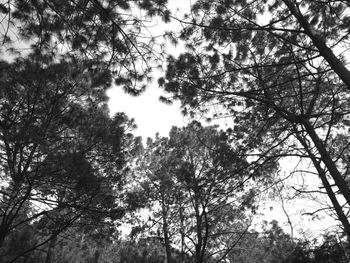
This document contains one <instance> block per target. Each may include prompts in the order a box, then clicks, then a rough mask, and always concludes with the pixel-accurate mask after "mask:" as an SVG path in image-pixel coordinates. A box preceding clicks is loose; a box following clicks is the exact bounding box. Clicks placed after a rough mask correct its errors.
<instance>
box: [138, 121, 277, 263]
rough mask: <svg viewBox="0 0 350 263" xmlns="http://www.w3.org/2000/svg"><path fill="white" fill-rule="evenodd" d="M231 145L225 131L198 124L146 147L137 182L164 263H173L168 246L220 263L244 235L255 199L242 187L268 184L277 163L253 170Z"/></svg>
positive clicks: (253, 193) (174, 130) (197, 258)
mask: <svg viewBox="0 0 350 263" xmlns="http://www.w3.org/2000/svg"><path fill="white" fill-rule="evenodd" d="M231 144H232V140H231V136H230V131H227V132H225V131H218V130H217V127H215V126H208V127H203V126H202V125H201V124H200V123H198V122H192V123H190V124H189V125H188V126H187V127H185V128H177V127H173V128H172V130H171V131H170V133H169V138H161V137H158V138H156V139H155V140H154V141H153V140H149V141H148V143H147V147H146V149H145V152H143V153H142V157H141V164H140V168H139V173H140V175H139V176H140V178H142V179H143V181H142V182H141V185H142V187H143V189H144V192H145V193H146V195H147V198H148V200H149V202H150V205H149V206H150V207H151V208H152V210H153V211H154V213H153V218H151V221H150V224H154V225H156V224H157V222H159V225H160V226H161V227H160V232H161V233H162V238H163V240H164V245H165V249H166V255H167V262H173V261H172V255H171V246H172V244H174V246H175V245H176V244H178V246H179V248H180V249H181V251H182V253H183V254H184V253H185V252H186V253H191V254H192V255H193V258H194V260H195V262H223V261H224V260H225V258H226V257H227V255H228V253H229V252H230V251H231V250H232V249H233V248H234V247H235V245H236V244H237V242H238V241H239V240H240V239H241V238H242V237H243V236H244V234H245V233H246V232H247V230H248V228H249V226H250V223H249V222H250V219H249V215H248V214H249V213H253V214H254V210H255V209H256V207H255V204H254V200H255V197H256V195H257V192H256V189H255V188H250V187H249V186H248V183H247V182H248V181H249V180H251V179H252V178H253V177H254V178H255V181H256V183H257V184H258V183H259V180H260V179H261V178H262V177H265V178H264V179H266V178H268V177H269V176H268V175H269V174H271V175H272V174H273V173H274V172H275V169H276V163H274V162H266V163H265V164H264V165H265V166H264V167H260V169H259V170H255V169H254V168H252V167H251V163H249V162H248V161H247V160H246V158H245V157H241V155H243V156H245V155H244V154H242V152H240V150H242V151H243V149H240V148H239V147H238V149H236V148H235V147H233V146H232V145H231ZM261 182H262V181H261ZM249 211H250V212H249ZM182 260H183V259H182Z"/></svg>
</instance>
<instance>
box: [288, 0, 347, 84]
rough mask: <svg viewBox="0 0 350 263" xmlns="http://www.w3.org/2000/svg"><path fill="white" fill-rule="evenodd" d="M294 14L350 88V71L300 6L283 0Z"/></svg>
mask: <svg viewBox="0 0 350 263" xmlns="http://www.w3.org/2000/svg"><path fill="white" fill-rule="evenodd" d="M283 2H284V3H285V4H286V6H287V7H288V9H289V11H290V12H291V13H292V15H293V16H294V17H295V18H296V19H297V20H298V22H299V24H300V25H301V26H302V28H303V29H304V30H305V33H306V34H307V35H308V36H309V37H310V39H311V40H312V43H313V44H314V45H315V46H316V47H317V49H318V51H319V52H320V55H321V56H322V57H324V59H325V60H326V61H327V62H328V64H329V65H330V66H331V68H332V69H333V70H334V72H335V73H336V74H337V75H338V76H339V77H340V79H341V80H342V81H343V82H344V83H345V85H347V86H348V88H349V89H350V72H349V70H348V69H347V68H346V67H345V66H344V63H342V62H341V61H340V60H339V59H338V58H337V57H336V56H335V55H334V53H333V51H332V50H331V49H330V48H329V47H328V46H327V45H326V42H325V40H324V39H323V38H322V37H321V36H320V35H319V33H318V32H316V31H315V30H314V29H313V28H312V26H311V25H310V24H309V22H308V21H307V20H306V19H305V17H304V16H303V14H301V13H300V11H299V8H298V7H297V6H296V5H297V4H294V3H293V2H292V1H291V0H283Z"/></svg>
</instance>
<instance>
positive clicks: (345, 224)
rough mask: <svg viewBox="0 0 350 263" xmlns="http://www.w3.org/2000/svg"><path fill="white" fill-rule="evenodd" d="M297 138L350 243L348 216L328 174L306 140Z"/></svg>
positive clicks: (298, 136)
mask: <svg viewBox="0 0 350 263" xmlns="http://www.w3.org/2000/svg"><path fill="white" fill-rule="evenodd" d="M297 138H298V140H299V141H300V143H301V144H302V145H303V147H304V149H305V150H306V151H307V153H308V155H309V156H310V159H311V161H312V163H313V164H314V166H315V168H316V170H317V173H318V175H319V176H320V178H321V181H322V184H323V186H324V188H325V189H326V192H327V195H328V197H329V199H330V200H331V202H332V205H333V207H334V210H335V211H336V213H337V216H338V218H339V220H340V222H341V223H342V225H343V227H344V230H345V233H346V235H347V237H348V241H350V223H349V220H348V218H347V217H346V215H345V214H344V211H343V209H342V207H341V205H340V204H339V202H338V200H337V197H336V195H335V193H334V191H333V189H332V186H331V185H330V183H329V182H328V179H327V176H326V173H325V172H324V170H323V169H322V167H321V165H320V163H319V162H318V161H317V160H316V157H315V155H314V154H313V153H312V152H311V151H310V149H309V147H308V145H307V143H306V142H305V140H304V139H303V138H302V137H301V136H300V135H297Z"/></svg>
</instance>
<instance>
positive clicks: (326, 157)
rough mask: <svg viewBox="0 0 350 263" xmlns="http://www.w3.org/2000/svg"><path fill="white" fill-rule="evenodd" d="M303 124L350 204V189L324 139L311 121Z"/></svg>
mask: <svg viewBox="0 0 350 263" xmlns="http://www.w3.org/2000/svg"><path fill="white" fill-rule="evenodd" d="M303 125H304V127H305V130H306V132H307V133H308V134H309V136H310V138H311V140H312V141H313V143H314V145H315V147H316V149H317V150H318V152H319V154H320V155H321V160H322V162H323V163H324V164H325V165H326V167H327V169H328V171H329V173H330V175H331V176H332V178H333V180H334V182H335V184H336V185H337V187H338V188H339V190H340V192H341V194H342V195H343V196H344V198H345V200H346V202H347V203H348V204H350V189H349V186H348V184H347V182H346V181H345V179H344V178H343V176H342V175H341V174H340V172H339V170H338V168H337V167H336V165H335V163H334V161H333V160H332V158H331V157H330V155H329V153H328V151H327V149H326V147H325V145H324V143H323V142H322V140H321V139H320V138H319V137H318V135H317V133H316V132H315V129H314V127H312V125H311V124H310V122H309V121H303Z"/></svg>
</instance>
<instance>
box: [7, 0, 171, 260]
mask: <svg viewBox="0 0 350 263" xmlns="http://www.w3.org/2000/svg"><path fill="white" fill-rule="evenodd" d="M165 2H166V1H162V0H161V1H152V0H151V1H148V0H147V1H117V2H116V1H103V2H100V1H98V0H93V1H90V0H86V1H85V0H82V1H80V0H79V1H56V0H52V1H46V0H43V1H41V0H38V1H31V2H28V1H17V0H13V1H12V0H11V1H0V12H1V14H2V15H3V19H2V21H1V25H2V27H1V31H0V38H1V42H2V45H1V52H2V53H3V54H4V56H3V59H4V60H1V61H0V71H1V74H0V83H1V84H0V86H1V89H0V158H1V163H0V177H1V192H0V202H1V211H0V250H1V251H0V254H1V253H2V252H4V253H6V251H5V250H6V249H5V248H1V247H2V245H3V244H4V243H8V241H9V240H8V239H9V238H10V236H11V235H12V234H13V233H16V232H22V230H23V229H22V228H25V227H28V226H33V225H35V224H36V223H38V222H39V225H45V227H44V229H42V230H41V231H42V234H43V236H44V237H45V238H43V239H41V240H37V243H35V242H33V243H35V244H33V246H32V247H31V248H28V249H27V250H26V251H18V254H17V255H15V257H14V258H12V259H11V260H12V261H15V260H17V259H19V258H20V257H23V256H24V255H25V254H26V253H29V252H30V250H33V249H36V248H38V247H39V246H42V245H43V246H44V245H47V244H50V245H49V247H48V253H47V254H49V252H50V250H51V244H52V246H53V247H54V245H55V244H54V243H55V242H54V240H56V239H57V236H58V235H59V234H60V233H61V232H62V231H63V230H65V229H66V228H67V227H70V226H72V225H73V224H74V225H78V224H87V223H88V222H89V223H91V222H93V223H94V224H95V225H97V224H102V225H105V224H107V225H108V224H109V222H108V221H106V218H109V220H114V219H116V218H119V217H121V216H122V215H123V209H121V207H119V205H117V203H116V199H117V198H118V197H119V193H118V192H117V191H118V189H120V187H121V183H122V181H123V180H121V179H122V177H123V175H125V174H126V173H127V172H128V166H127V163H128V161H130V160H131V158H132V155H133V154H134V151H136V150H137V148H138V145H139V144H140V139H137V138H134V137H133V135H132V134H131V133H130V131H131V130H132V129H133V128H134V127H135V124H134V123H133V120H129V119H128V118H127V117H126V116H125V115H124V114H117V115H116V116H114V117H112V118H111V117H109V112H108V107H107V99H108V98H107V96H106V94H105V91H106V89H107V88H109V87H110V86H111V85H112V83H113V82H114V83H115V84H117V85H121V86H124V89H125V90H126V91H128V92H130V93H132V94H138V93H139V92H140V91H141V90H142V89H144V86H142V87H140V86H139V84H140V82H141V81H143V80H144V79H145V78H147V77H148V76H149V72H150V70H151V66H150V64H148V63H146V61H147V59H148V56H150V55H154V53H153V52H155V49H153V48H152V47H153V44H154V39H153V38H149V39H148V40H149V41H148V42H147V41H146V38H145V36H144V30H142V28H143V27H144V20H143V19H144V18H145V17H150V16H154V15H157V14H159V13H160V11H161V10H162V9H163V7H164V6H163V4H164V3H165ZM136 9H137V10H143V11H142V12H144V13H143V14H142V15H141V16H138V15H135V12H134V10H136ZM136 13H137V14H140V13H139V12H136ZM164 19H165V20H167V16H166V15H165V16H164ZM140 38H141V39H142V41H141V40H140ZM21 51H22V52H21ZM146 58H147V59H146ZM148 61H149V59H148ZM46 261H47V262H49V261H50V257H49V256H48V257H47V260H46Z"/></svg>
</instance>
